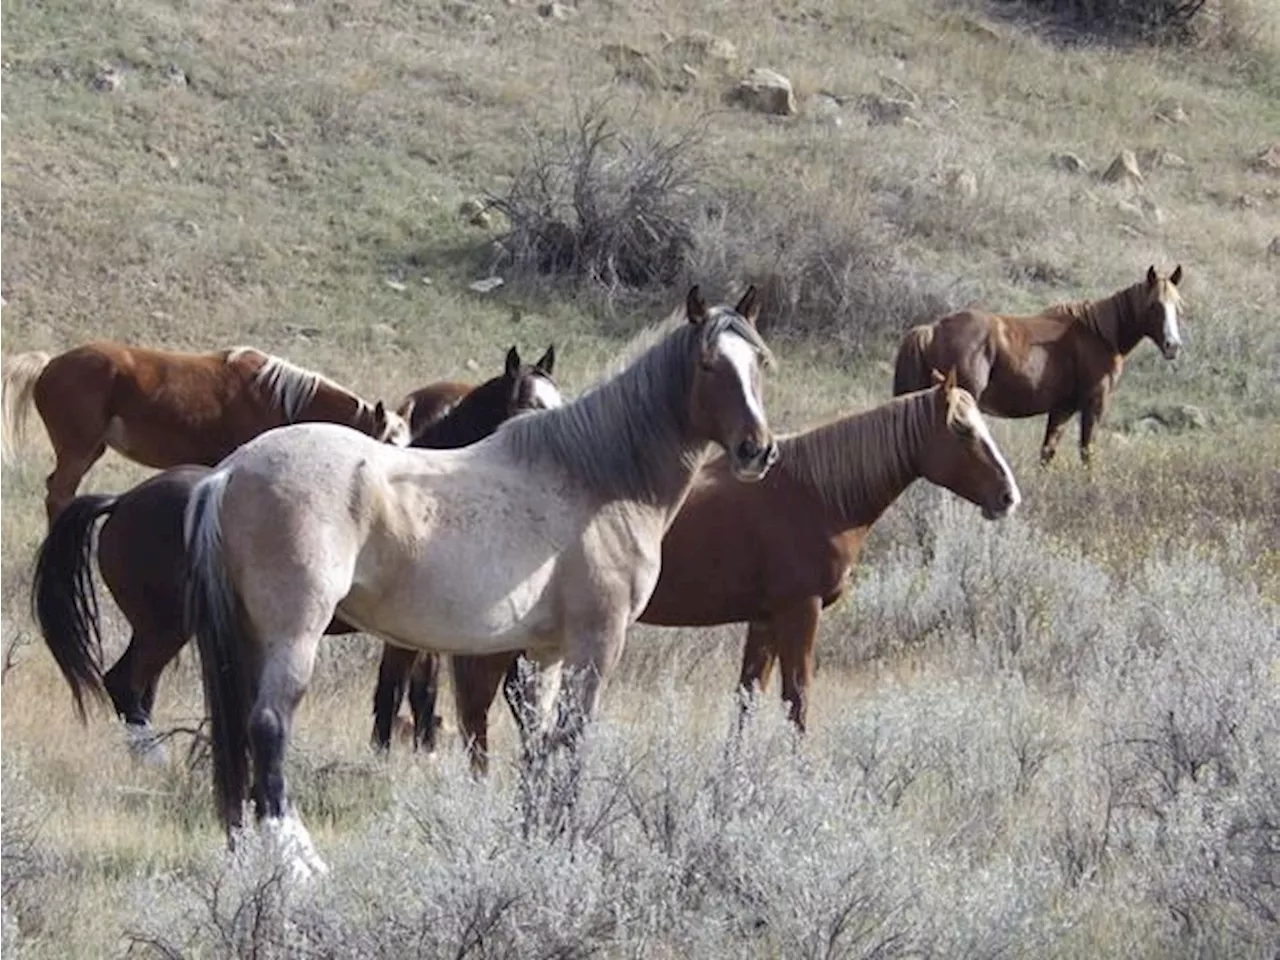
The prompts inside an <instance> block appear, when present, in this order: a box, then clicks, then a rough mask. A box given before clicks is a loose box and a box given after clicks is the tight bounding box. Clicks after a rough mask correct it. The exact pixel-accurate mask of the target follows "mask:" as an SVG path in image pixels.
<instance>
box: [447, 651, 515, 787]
mask: <svg viewBox="0 0 1280 960" xmlns="http://www.w3.org/2000/svg"><path fill="white" fill-rule="evenodd" d="M508 661H509V662H510V665H511V669H512V670H515V669H516V667H517V665H518V664H519V662H520V661H519V659H518V658H517V657H508V656H507V655H506V654H499V655H494V656H486V657H454V658H453V701H454V705H455V707H456V709H457V713H458V725H459V726H460V727H461V728H462V739H463V742H464V743H465V744H466V745H467V755H468V757H469V758H470V760H471V772H472V773H473V774H475V775H476V776H478V777H480V776H484V775H485V774H487V773H488V772H489V705H490V704H492V703H493V698H494V697H496V696H497V695H498V685H499V684H501V683H502V682H503V675H504V674H508V675H509V672H508V670H507V664H508ZM507 703H508V704H510V706H511V712H512V714H513V715H514V716H515V719H516V725H517V726H519V725H520V720H521V716H520V713H519V710H520V707H519V706H518V705H517V704H516V703H513V702H512V700H511V698H510V696H508V698H507ZM520 735H521V739H523V737H524V730H523V728H521V734H520Z"/></svg>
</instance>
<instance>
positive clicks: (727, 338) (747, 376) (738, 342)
mask: <svg viewBox="0 0 1280 960" xmlns="http://www.w3.org/2000/svg"><path fill="white" fill-rule="evenodd" d="M720 352H721V353H723V354H724V355H725V356H726V357H728V358H729V363H730V364H732V366H733V369H734V370H736V371H737V373H738V379H739V380H741V381H742V393H743V395H744V396H745V397H746V398H747V411H748V412H749V413H750V414H751V416H752V417H754V418H755V419H756V422H757V423H759V424H761V425H763V424H764V422H765V419H764V410H762V409H761V408H760V401H759V400H758V399H756V392H755V390H753V389H752V385H751V369H752V365H753V364H754V363H755V362H756V349H755V347H753V346H752V345H751V344H749V343H747V341H746V340H744V339H742V337H740V336H738V334H736V333H731V332H729V331H727V330H726V331H725V332H724V333H722V334H720Z"/></svg>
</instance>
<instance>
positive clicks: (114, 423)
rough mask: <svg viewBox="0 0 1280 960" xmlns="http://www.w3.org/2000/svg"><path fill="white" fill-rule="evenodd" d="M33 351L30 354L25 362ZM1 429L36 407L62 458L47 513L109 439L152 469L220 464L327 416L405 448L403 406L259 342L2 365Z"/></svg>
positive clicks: (8, 434) (98, 347)
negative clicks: (284, 430)
mask: <svg viewBox="0 0 1280 960" xmlns="http://www.w3.org/2000/svg"><path fill="white" fill-rule="evenodd" d="M24 358H29V359H27V360H26V361H25V362H19V361H22V360H24ZM3 394H4V397H3V403H2V407H3V412H4V433H5V438H6V444H8V443H11V442H12V440H11V439H10V438H15V437H20V436H21V435H22V433H23V432H24V430H25V424H26V420H27V418H28V416H29V414H30V410H31V407H33V406H34V407H35V409H36V410H37V411H39V413H40V418H41V419H42V420H43V421H44V425H45V429H46V430H47V431H48V433H49V440H50V441H51V442H52V444H53V450H54V455H55V456H56V458H57V462H56V464H55V466H54V469H53V473H51V474H50V475H49V478H48V480H47V481H46V486H47V488H48V493H47V496H46V498H45V510H46V512H47V513H48V516H49V520H50V521H52V520H53V518H54V517H55V516H57V514H58V512H59V511H60V510H61V509H62V508H63V507H64V506H66V504H67V503H69V502H70V501H71V499H72V498H73V497H74V496H75V495H76V490H77V489H78V488H79V486H80V481H81V480H82V479H83V478H84V475H85V474H86V473H88V472H89V469H90V468H91V467H92V466H93V465H94V464H95V463H96V462H97V461H98V459H99V458H100V457H101V456H102V455H103V454H104V453H105V452H106V451H107V448H108V447H110V448H111V449H113V450H115V451H116V452H118V453H120V454H122V455H124V456H125V457H128V458H129V459H130V460H133V461H135V462H137V463H141V464H143V465H145V466H148V467H156V468H158V469H164V468H166V467H176V466H179V465H181V464H185V463H190V464H203V465H204V466H210V467H211V466H213V465H214V464H216V463H218V461H220V460H222V459H223V458H224V457H226V456H227V455H228V454H230V453H231V452H232V451H233V450H235V449H236V448H237V447H239V446H240V445H241V444H243V443H245V442H246V441H248V440H251V439H253V438H254V437H256V436H257V435H258V434H260V433H262V432H264V431H266V430H270V429H271V428H272V427H279V426H284V425H285V424H289V423H302V422H307V421H324V422H329V423H338V424H343V425H345V426H349V427H353V428H354V429H356V430H359V431H360V432H361V433H365V434H368V435H369V436H371V437H373V438H374V439H376V440H382V441H384V442H388V443H392V444H394V445H396V446H404V445H405V444H407V443H408V442H409V427H408V425H407V424H406V423H405V422H404V420H403V418H401V417H400V416H399V415H398V414H396V413H394V412H392V411H390V410H388V409H386V407H384V406H383V404H382V401H378V402H377V403H376V404H371V403H368V402H367V401H365V400H363V399H361V398H360V397H358V396H356V395H355V394H354V393H352V392H351V391H350V390H347V389H346V388H345V387H341V386H339V385H338V384H336V383H334V382H333V381H332V380H329V379H328V378H326V377H323V376H321V375H320V374H318V373H314V372H312V371H310V370H305V369H303V368H302V367H299V366H296V365H294V364H292V363H290V362H289V361H287V360H283V359H281V358H280V357H274V356H271V355H270V354H266V353H263V352H262V351H260V350H255V349H254V348H252V347H233V348H231V349H228V350H220V351H218V352H216V353H199V354H197V353H175V352H173V351H169V350H151V349H146V348H143V347H131V346H127V345H125V344H121V343H111V342H106V341H103V342H97V343H90V344H86V345H84V346H80V347H75V348H74V349H71V350H68V351H66V352H65V353H61V354H58V355H57V356H56V357H53V358H50V357H49V356H48V355H47V354H40V353H33V354H23V355H21V356H20V357H14V358H13V360H12V361H10V362H7V363H6V364H5V371H4V381H3Z"/></svg>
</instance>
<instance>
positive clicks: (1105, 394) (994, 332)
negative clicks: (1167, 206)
mask: <svg viewBox="0 0 1280 960" xmlns="http://www.w3.org/2000/svg"><path fill="white" fill-rule="evenodd" d="M1181 282H1182V267H1181V266H1178V267H1176V268H1175V269H1174V271H1173V273H1172V274H1170V275H1169V276H1168V277H1164V276H1161V275H1160V274H1158V273H1157V272H1156V268H1155V267H1154V266H1153V267H1151V268H1150V269H1148V270H1147V275H1146V277H1145V278H1144V279H1142V280H1140V281H1138V282H1137V283H1135V284H1134V285H1133V286H1131V287H1126V288H1125V289H1123V290H1120V291H1119V292H1117V293H1113V294H1112V295H1111V296H1109V297H1105V298H1103V299H1101V300H1084V301H1081V302H1079V303H1062V304H1058V305H1057V306H1053V307H1049V308H1048V309H1047V310H1044V311H1043V312H1041V313H1038V314H1036V315H1034V316H1026V317H1009V316H1001V315H999V314H993V313H983V312H982V311H979V310H963V311H961V312H960V313H953V314H950V315H949V316H946V317H943V318H942V319H941V320H937V321H935V322H934V323H931V324H926V325H924V326H919V327H914V328H912V329H911V330H910V331H909V332H908V333H907V335H906V337H905V338H904V339H903V341H902V345H901V346H900V347H899V348H898V359H897V365H896V368H895V371H894V376H893V392H894V394H895V395H900V394H903V393H909V392H910V391H912V390H920V389H923V388H924V387H927V386H928V385H929V372H930V370H947V369H951V368H953V367H954V368H955V371H956V376H957V378H958V382H959V384H960V386H962V387H964V388H965V389H966V390H968V391H969V392H970V393H972V394H973V395H974V396H975V397H977V398H978V403H979V405H980V406H981V407H982V409H983V410H984V411H986V412H987V413H990V414H993V415H995V416H998V417H1035V416H1039V415H1040V414H1042V413H1047V414H1048V415H1049V422H1048V424H1047V426H1046V427H1045V432H1044V443H1043V444H1042V445H1041V447H1040V462H1041V463H1044V464H1047V463H1049V461H1051V460H1052V459H1053V457H1054V454H1055V453H1056V452H1057V449H1058V441H1059V440H1060V439H1061V437H1062V431H1063V430H1064V429H1065V428H1066V425H1067V423H1068V421H1070V420H1071V418H1072V417H1073V416H1075V415H1076V412H1077V411H1078V412H1079V413H1080V459H1081V460H1083V461H1084V462H1085V463H1088V462H1089V461H1090V456H1091V453H1090V446H1091V444H1092V443H1093V431H1094V427H1096V426H1097V424H1098V422H1099V421H1100V420H1101V419H1102V416H1103V414H1104V413H1105V412H1106V409H1107V404H1108V402H1109V401H1110V398H1111V393H1112V391H1113V390H1114V389H1115V386H1116V382H1117V381H1118V380H1119V379H1120V371H1121V370H1122V369H1123V367H1124V358H1125V357H1126V356H1128V354H1129V352H1130V351H1131V350H1133V348H1134V347H1136V346H1137V345H1138V343H1139V342H1140V341H1141V340H1142V339H1143V338H1144V337H1147V338H1149V339H1151V340H1152V341H1153V342H1154V343H1155V344H1156V346H1158V347H1159V348H1160V352H1161V353H1163V354H1164V357H1165V359H1166V360H1174V359H1176V358H1177V356H1178V351H1179V350H1180V349H1181V348H1182V336H1181V334H1180V333H1179V331H1178V313H1179V310H1180V309H1181V307H1182V297H1181V295H1180V294H1179V293H1178V284H1179V283H1181Z"/></svg>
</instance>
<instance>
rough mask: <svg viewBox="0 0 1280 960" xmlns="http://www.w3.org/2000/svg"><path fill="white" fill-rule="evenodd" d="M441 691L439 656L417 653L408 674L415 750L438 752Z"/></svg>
mask: <svg viewBox="0 0 1280 960" xmlns="http://www.w3.org/2000/svg"><path fill="white" fill-rule="evenodd" d="M439 693H440V655H439V654H435V653H420V654H418V659H417V662H416V663H414V665H413V670H412V671H411V672H410V673H409V709H410V710H411V711H412V712H413V749H415V750H424V751H426V752H427V753H435V752H436V735H437V732H438V731H439V729H440V718H439V717H437V716H436V697H437V696H438V695H439Z"/></svg>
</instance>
